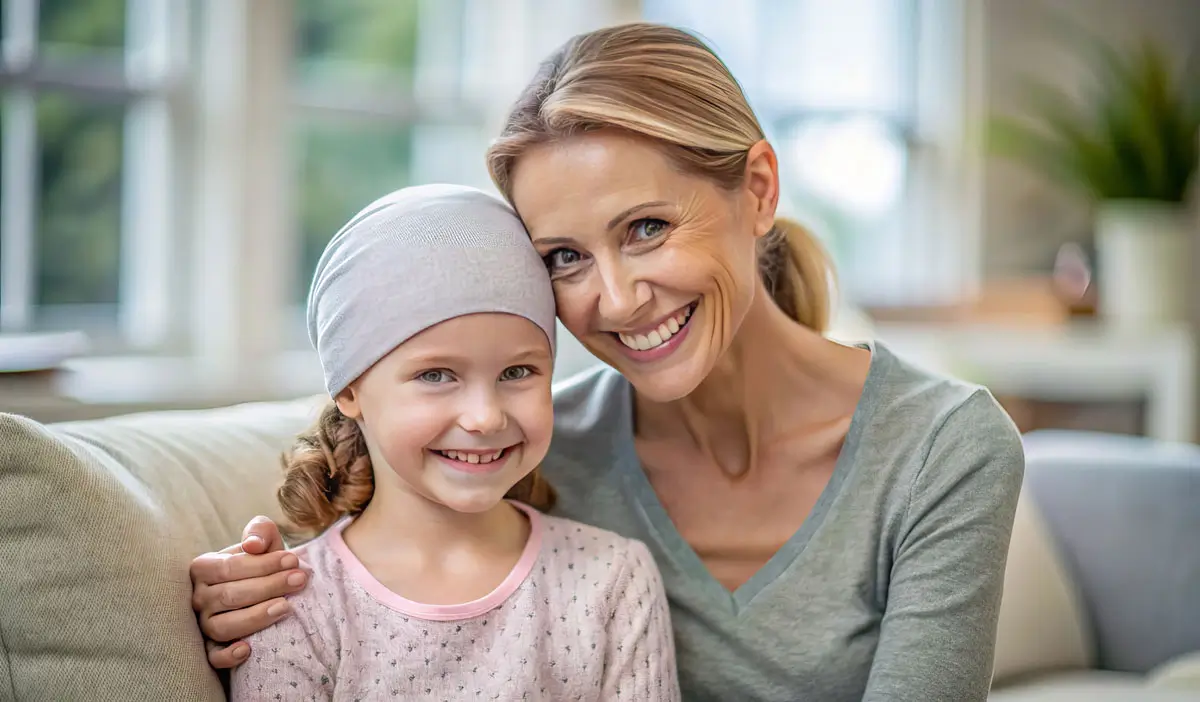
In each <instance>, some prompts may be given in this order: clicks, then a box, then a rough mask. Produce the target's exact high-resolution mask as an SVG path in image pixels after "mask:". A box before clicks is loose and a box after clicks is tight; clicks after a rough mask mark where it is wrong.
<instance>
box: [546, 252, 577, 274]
mask: <svg viewBox="0 0 1200 702" xmlns="http://www.w3.org/2000/svg"><path fill="white" fill-rule="evenodd" d="M581 258H582V256H580V255H579V252H578V251H574V250H572V249H555V250H553V251H551V252H550V253H548V254H546V255H545V256H543V257H542V260H543V261H545V262H546V268H547V270H550V271H556V270H558V269H560V268H566V267H567V266H573V265H575V264H576V263H579V260H580V259H581Z"/></svg>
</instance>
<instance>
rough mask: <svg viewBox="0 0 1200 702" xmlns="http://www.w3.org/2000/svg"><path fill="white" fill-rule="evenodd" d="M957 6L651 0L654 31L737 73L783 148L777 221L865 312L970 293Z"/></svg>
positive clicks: (961, 26) (933, 0) (874, 0)
mask: <svg viewBox="0 0 1200 702" xmlns="http://www.w3.org/2000/svg"><path fill="white" fill-rule="evenodd" d="M956 4H958V3H948V2H941V1H940V0H840V1H839V2H837V3H831V2H823V1H821V0H754V1H753V2H746V3H728V2H720V0H645V1H644V7H645V14H646V16H647V18H648V19H650V20H653V21H660V22H666V23H669V24H674V25H677V26H681V27H684V28H687V29H690V30H693V31H695V32H696V33H697V34H699V35H700V36H702V37H704V38H705V39H706V40H708V41H709V42H710V43H711V44H712V45H713V46H714V48H715V49H716V51H717V53H718V54H719V55H721V57H722V58H723V59H724V60H725V62H726V64H727V65H728V66H729V67H730V70H731V71H732V72H733V74H734V76H735V77H736V78H737V79H738V80H739V82H740V83H741V84H742V87H743V89H744V90H745V91H746V94H747V96H748V98H749V99H750V102H751V104H752V106H753V107H754V109H755V112H756V113H757V114H758V116H759V119H760V120H761V121H762V123H763V128H764V130H765V131H766V132H767V137H768V139H770V140H771V142H772V144H774V145H775V147H776V149H777V150H778V154H779V162H780V176H781V181H782V185H783V189H784V191H783V193H782V197H781V211H782V213H783V214H789V215H792V216H794V217H796V218H798V219H800V220H801V221H803V222H805V223H807V224H809V225H810V226H811V227H812V228H813V229H814V231H815V232H816V233H817V234H818V235H819V236H821V237H822V238H823V240H824V242H825V244H826V247H827V248H828V249H829V250H830V253H831V255H832V256H833V257H834V260H835V262H836V265H837V270H838V278H839V284H840V287H841V288H842V290H843V291H844V292H845V293H846V294H847V295H848V296H849V297H850V298H851V299H852V300H853V301H854V302H855V303H858V304H865V305H878V304H896V303H900V304H911V303H920V302H932V301H937V300H941V299H944V298H946V297H953V296H956V295H958V294H961V293H962V292H963V290H964V287H966V286H968V285H969V279H970V278H971V274H970V268H971V263H970V260H969V256H968V255H967V253H968V251H969V246H968V245H967V244H966V241H968V240H969V239H970V238H971V236H972V234H971V231H970V230H971V227H970V221H969V218H966V217H963V216H959V215H961V214H962V213H963V212H965V211H966V210H965V208H963V204H962V203H963V200H964V199H965V197H966V196H967V195H968V194H969V193H966V192H965V189H966V188H968V187H969V185H968V179H967V178H966V177H965V176H966V175H967V174H966V172H965V171H966V169H965V168H964V165H963V163H962V162H961V161H962V155H963V154H962V151H963V140H962V138H961V133H960V132H961V124H962V123H963V122H964V120H965V119H966V118H967V116H966V115H965V114H964V112H963V105H962V104H961V103H960V102H959V97H958V94H957V91H958V90H961V87H960V86H956V85H953V83H955V82H956V81H961V79H962V77H963V76H962V75H960V74H958V73H957V71H961V70H962V66H963V64H964V62H965V59H966V55H965V51H964V50H963V48H962V47H963V46H964V43H961V42H962V35H963V32H964V30H965V29H966V25H965V23H964V17H963V16H961V13H962V12H965V10H963V9H962V8H961V7H959V8H958V9H957V10H955V8H954V7H953V6H954V5H956ZM959 5H961V4H959ZM956 13H958V14H956ZM931 211H932V212H936V213H938V214H937V215H936V216H930V215H929V214H928V213H929V212H931Z"/></svg>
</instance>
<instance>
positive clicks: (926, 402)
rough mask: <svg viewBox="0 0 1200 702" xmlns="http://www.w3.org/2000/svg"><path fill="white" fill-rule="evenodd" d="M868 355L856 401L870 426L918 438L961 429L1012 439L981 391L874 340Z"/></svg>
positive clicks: (1000, 412) (1008, 424) (1008, 425)
mask: <svg viewBox="0 0 1200 702" xmlns="http://www.w3.org/2000/svg"><path fill="white" fill-rule="evenodd" d="M871 351H872V355H873V357H872V361H871V370H870V372H869V373H868V376H867V383H866V386H865V387H864V388H863V397H862V401H861V402H860V404H861V405H863V410H864V412H867V413H869V414H870V424H872V425H875V426H877V427H878V426H879V425H892V426H894V427H896V428H902V429H904V430H905V433H906V434H908V435H909V436H918V437H919V436H926V437H932V436H933V435H935V434H937V433H939V432H941V431H943V430H944V429H946V428H947V427H950V428H953V427H957V426H962V425H967V426H970V427H973V428H974V429H975V431H976V432H977V433H978V432H988V431H990V432H994V433H996V434H999V435H1003V436H1005V437H1009V438H1012V437H1015V436H1016V435H1017V434H1016V427H1015V426H1014V425H1013V422H1012V420H1011V419H1010V418H1009V416H1008V413H1007V412H1005V411H1004V409H1003V408H1002V407H1001V406H1000V404H999V403H998V402H997V401H996V399H995V397H993V396H992V393H991V392H990V391H989V390H988V389H987V388H986V387H984V386H982V385H979V384H976V383H972V382H968V381H965V380H961V379H959V378H955V377H952V376H949V375H945V374H942V373H938V372H935V371H933V370H930V369H927V368H924V367H921V366H919V365H917V364H915V363H912V362H910V361H908V360H906V359H904V358H902V357H900V356H898V355H897V354H895V353H894V352H892V351H891V349H889V348H888V347H887V346H886V345H885V344H883V343H880V342H875V343H873V344H872V345H871Z"/></svg>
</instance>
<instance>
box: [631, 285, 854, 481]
mask: <svg viewBox="0 0 1200 702" xmlns="http://www.w3.org/2000/svg"><path fill="white" fill-rule="evenodd" d="M869 365H870V353H869V352H866V351H864V350H862V349H857V348H850V347H846V346H843V345H841V344H837V343H835V342H832V341H829V340H827V339H825V338H824V337H823V336H821V335H820V334H818V333H817V332H814V331H812V330H811V329H808V328H806V327H803V326H801V325H799V324H797V323H796V322H795V321H793V320H792V319H790V318H789V317H788V316H787V315H786V314H784V313H783V311H782V310H780V309H779V307H778V306H777V305H776V304H775V303H774V301H773V300H771V299H770V295H769V294H768V293H767V291H766V289H765V287H763V285H762V284H761V283H760V284H759V286H758V288H757V290H756V291H755V296H754V301H753V302H752V303H751V307H750V310H749V311H748V312H747V315H746V318H745V320H743V322H742V325H741V327H740V328H739V329H738V332H737V335H736V336H735V338H734V340H733V343H732V345H731V346H730V348H729V349H728V350H727V351H726V352H725V354H724V355H723V356H722V357H721V358H720V359H719V360H718V361H717V363H716V365H715V366H714V368H713V369H712V371H711V372H710V373H709V375H708V377H707V378H705V380H704V381H703V382H702V383H701V384H700V386H699V387H697V388H696V390H694V391H693V392H692V393H691V394H689V395H688V396H686V397H684V398H681V399H679V400H675V401H673V402H667V403H653V402H649V401H647V400H644V399H642V398H637V399H636V401H635V402H636V404H635V411H636V416H637V435H638V438H639V439H642V440H648V441H670V442H681V441H684V442H688V443H690V444H691V445H692V446H693V447H694V448H696V449H698V450H699V451H700V452H701V453H702V454H704V455H705V456H706V457H708V458H709V459H710V460H711V461H712V462H713V463H715V464H716V465H718V466H720V467H721V469H722V472H724V473H726V474H728V475H731V476H735V477H736V476H740V475H744V474H745V473H746V472H748V471H749V470H751V469H752V467H753V466H755V465H756V464H757V463H758V462H759V459H760V457H761V456H762V455H763V453H764V452H765V450H767V449H768V448H769V447H770V446H772V445H774V444H776V443H778V442H780V441H782V440H785V439H787V438H789V437H791V436H794V435H795V433H796V431H797V427H816V426H828V425H829V423H830V422H834V421H836V420H837V419H838V418H842V417H845V416H847V415H848V414H851V413H853V411H854V407H855V405H856V404H857V400H858V397H859V396H860V394H861V391H862V386H863V383H864V382H865V380H866V373H867V369H868V367H869Z"/></svg>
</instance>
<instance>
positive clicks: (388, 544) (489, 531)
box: [343, 466, 530, 561]
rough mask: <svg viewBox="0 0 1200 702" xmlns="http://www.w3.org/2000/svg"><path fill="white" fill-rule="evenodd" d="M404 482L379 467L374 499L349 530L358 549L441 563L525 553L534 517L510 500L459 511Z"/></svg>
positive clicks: (347, 536) (349, 537)
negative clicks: (402, 553) (400, 552)
mask: <svg viewBox="0 0 1200 702" xmlns="http://www.w3.org/2000/svg"><path fill="white" fill-rule="evenodd" d="M398 481H399V478H397V477H396V476H395V474H394V473H392V472H391V470H390V469H388V468H387V467H386V466H385V467H383V468H382V469H381V470H380V469H377V470H376V471H375V494H374V496H373V497H372V498H371V502H370V503H369V504H368V505H367V507H366V509H364V510H363V512H362V514H360V515H359V516H358V517H357V518H356V519H355V520H354V522H353V523H352V524H350V525H349V526H347V527H346V530H345V532H343V537H344V538H345V539H346V540H347V544H350V545H351V549H352V550H355V551H356V552H357V550H358V549H369V550H370V551H372V552H374V553H377V554H379V553H386V552H395V551H398V550H403V551H406V552H408V553H410V554H415V555H417V556H418V557H420V558H422V559H423V560H426V559H427V560H430V561H436V560H441V559H442V558H455V557H457V556H460V555H469V554H473V553H474V554H486V553H497V554H504V553H511V552H513V551H516V552H520V550H521V549H523V548H524V546H525V542H526V541H527V540H528V538H529V529H530V527H529V520H528V519H527V518H526V517H525V515H524V514H522V513H521V511H520V510H518V509H517V508H516V507H513V506H512V505H511V504H509V503H508V502H503V501H502V502H500V503H498V504H497V505H495V506H494V507H492V508H491V509H488V510H485V511H482V512H471V513H468V512H459V511H456V510H453V509H451V508H449V507H446V506H445V505H442V504H439V503H437V502H434V501H433V500H430V499H428V498H425V497H423V496H421V495H419V494H417V493H415V492H413V491H412V490H411V489H410V488H407V487H406V486H404V487H402V486H399V485H395V484H393V483H396V482H398ZM356 547H357V548H356Z"/></svg>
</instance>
